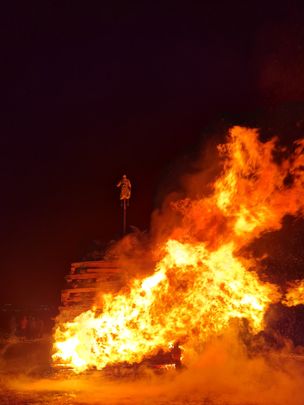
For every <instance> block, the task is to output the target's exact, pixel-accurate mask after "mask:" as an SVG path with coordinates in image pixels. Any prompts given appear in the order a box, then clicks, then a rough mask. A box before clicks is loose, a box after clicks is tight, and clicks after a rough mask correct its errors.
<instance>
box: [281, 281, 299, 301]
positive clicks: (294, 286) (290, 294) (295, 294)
mask: <svg viewBox="0 0 304 405" xmlns="http://www.w3.org/2000/svg"><path fill="white" fill-rule="evenodd" d="M283 304H284V305H286V306H287V307H294V306H296V305H301V304H302V305H304V280H296V281H294V282H293V283H290V284H289V288H288V290H287V293H286V295H285V299H284V301H283Z"/></svg>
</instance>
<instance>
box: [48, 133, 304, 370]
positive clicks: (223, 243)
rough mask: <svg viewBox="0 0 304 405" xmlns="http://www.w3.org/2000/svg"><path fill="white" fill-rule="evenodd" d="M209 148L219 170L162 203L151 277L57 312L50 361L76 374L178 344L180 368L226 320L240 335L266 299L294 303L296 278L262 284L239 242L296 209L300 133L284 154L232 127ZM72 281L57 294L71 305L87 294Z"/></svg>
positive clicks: (298, 287)
mask: <svg viewBox="0 0 304 405" xmlns="http://www.w3.org/2000/svg"><path fill="white" fill-rule="evenodd" d="M218 150H219V154H220V158H221V159H222V170H221V173H220V174H219V175H218V177H217V178H216V179H215V180H214V181H213V182H212V183H210V185H209V191H208V192H207V193H206V194H205V195H200V194H197V195H196V197H191V198H190V197H186V198H183V199H182V200H178V201H174V202H172V203H171V204H170V209H171V211H172V212H173V213H174V215H175V221H174V223H173V221H172V215H171V217H170V218H171V221H168V222H167V224H166V223H165V225H164V224H162V228H163V229H164V232H162V234H161V237H159V238H158V240H157V241H156V242H154V243H153V248H151V249H153V255H154V257H155V261H156V265H155V268H154V269H153V270H151V274H150V275H149V276H146V277H142V278H135V279H134V280H131V281H130V282H128V284H127V286H124V287H123V288H122V289H121V290H120V291H119V292H114V291H109V292H107V293H104V292H103V291H101V292H100V291H97V296H96V297H97V298H96V299H95V302H94V303H92V306H91V307H90V308H89V309H87V308H81V310H82V309H83V311H79V312H81V313H80V314H79V315H77V316H75V318H73V319H71V320H69V321H68V322H66V321H64V320H63V319H62V320H61V321H60V323H59V324H58V327H57V329H56V332H55V343H54V355H53V360H54V362H55V363H56V362H57V363H60V364H66V365H68V366H69V367H71V368H73V370H74V371H75V372H77V373H80V372H83V371H85V370H87V369H90V368H96V369H98V370H101V369H104V368H105V367H106V366H109V365H115V364H119V363H128V364H138V363H140V362H141V361H143V360H144V359H145V358H147V357H151V356H153V355H155V354H157V353H158V352H159V351H160V350H162V351H163V352H164V353H168V352H169V351H170V349H171V348H172V347H176V345H177V344H179V345H180V347H181V350H182V352H183V355H182V361H183V363H184V364H186V365H187V364H191V362H192V361H193V359H194V358H195V356H197V355H198V354H199V353H200V352H202V351H203V350H204V345H205V344H206V342H208V340H210V339H212V337H215V336H218V335H221V334H223V333H225V331H226V330H227V328H229V325H230V324H231V322H232V321H233V322H234V321H235V320H237V321H239V322H240V323H241V322H242V320H245V323H246V325H247V333H248V334H250V335H255V334H257V333H259V332H260V331H262V330H263V328H264V327H265V314H266V312H267V310H268V309H269V307H270V305H271V304H274V303H277V302H282V303H283V304H284V303H285V304H286V305H289V304H290V305H298V304H303V301H304V300H303V290H302V282H300V281H297V282H295V283H292V284H289V285H286V286H285V287H283V288H282V287H281V288H280V287H279V286H277V285H275V284H273V283H270V282H267V281H265V277H263V279H262V278H261V275H260V273H261V265H260V258H258V257H252V256H251V257H250V256H249V255H248V254H246V252H247V250H246V249H248V247H249V246H250V243H252V242H253V241H254V240H257V239H258V238H259V237H261V235H263V234H264V233H265V232H270V231H275V230H278V229H280V228H281V226H282V219H283V218H284V216H285V215H293V216H302V215H303V212H304V171H303V168H304V153H303V150H304V140H300V141H297V142H296V143H295V144H294V147H293V150H292V151H291V152H289V153H288V152H287V150H286V148H281V147H279V146H278V141H277V139H275V138H274V139H271V140H270V141H268V142H262V141H260V139H259V134H258V132H257V131H256V130H252V129H247V128H241V127H234V128H232V130H231V131H230V133H229V136H228V139H227V143H226V144H223V145H219V147H218ZM163 218H164V219H163V221H166V217H165V216H164V217H163ZM75 268H76V267H75ZM80 268H81V266H80ZM96 269H97V268H96ZM94 271H95V273H94ZM94 271H93V272H92V273H90V271H89V268H87V269H86V272H84V273H83V274H84V276H83V277H81V278H80V279H78V274H77V275H75V272H74V273H73V274H72V275H71V276H68V281H70V282H74V281H77V280H78V282H80V280H86V281H88V280H90V279H91V277H93V274H95V275H94V277H96V280H97V276H96V274H97V273H98V272H99V271H100V272H102V271H103V270H102V269H101V268H99V269H98V271H96V270H94ZM115 271H116V270H115ZM114 273H115V272H114ZM98 274H99V273H98ZM115 274H116V273H115ZM79 275H81V273H80V274H79ZM91 275H92V276H91ZM73 276H74V277H73ZM77 288H78V287H77ZM79 288H80V289H81V291H80V290H78V295H77V294H76V295H75V296H73V291H72V290H73V289H69V290H67V291H66V292H65V293H64V300H63V301H64V303H66V305H67V307H68V304H69V303H71V302H74V301H73V300H76V301H77V302H79V305H81V301H82V299H81V294H83V293H91V292H92V290H90V287H89V286H88V285H87V286H86V287H83V288H82V287H79ZM94 288H95V286H94ZM76 290H77V289H76ZM76 290H74V292H75V291H76ZM94 291H95V290H94ZM79 310H80V307H79Z"/></svg>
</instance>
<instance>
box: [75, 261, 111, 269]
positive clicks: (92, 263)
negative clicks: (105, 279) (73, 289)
mask: <svg viewBox="0 0 304 405" xmlns="http://www.w3.org/2000/svg"><path fill="white" fill-rule="evenodd" d="M71 267H72V268H79V267H87V268H90V269H92V268H98V269H99V268H104V267H109V268H112V267H118V262H117V261H109V260H98V261H87V262H76V263H72V264H71Z"/></svg>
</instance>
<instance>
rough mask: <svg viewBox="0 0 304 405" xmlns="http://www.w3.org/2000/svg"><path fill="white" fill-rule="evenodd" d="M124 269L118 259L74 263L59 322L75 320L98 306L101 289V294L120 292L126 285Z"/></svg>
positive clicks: (67, 278) (65, 290)
mask: <svg viewBox="0 0 304 405" xmlns="http://www.w3.org/2000/svg"><path fill="white" fill-rule="evenodd" d="M124 274H125V273H124V271H123V270H122V269H121V268H119V266H118V263H117V262H116V261H114V260H99V261H85V262H76V263H72V265H71V270H70V274H68V275H67V276H66V277H65V279H66V282H67V288H66V289H64V290H63V291H62V293H61V306H60V307H59V316H58V318H57V321H59V319H60V322H71V321H73V319H74V318H75V317H76V316H78V315H79V314H81V313H82V312H84V311H87V310H88V309H90V308H91V307H92V305H94V303H95V299H96V293H97V291H98V292H99V293H101V294H106V293H115V292H118V291H119V290H120V289H121V287H122V286H123V285H124Z"/></svg>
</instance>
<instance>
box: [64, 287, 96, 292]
mask: <svg viewBox="0 0 304 405" xmlns="http://www.w3.org/2000/svg"><path fill="white" fill-rule="evenodd" d="M94 291H97V288H96V287H86V288H85V287H83V288H68V289H66V290H63V291H62V294H77V293H85V292H94Z"/></svg>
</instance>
